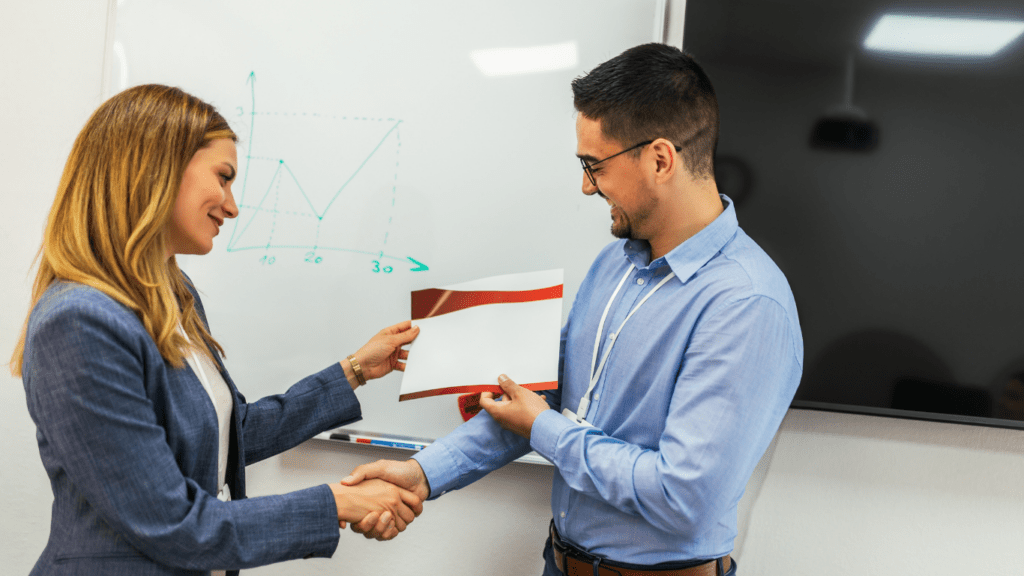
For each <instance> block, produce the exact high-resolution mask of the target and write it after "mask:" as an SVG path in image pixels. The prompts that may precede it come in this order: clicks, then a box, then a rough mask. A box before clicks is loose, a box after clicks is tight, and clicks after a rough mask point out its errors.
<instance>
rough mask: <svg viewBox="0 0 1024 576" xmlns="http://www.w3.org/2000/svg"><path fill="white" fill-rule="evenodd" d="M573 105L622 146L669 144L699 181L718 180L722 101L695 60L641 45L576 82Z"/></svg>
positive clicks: (670, 48) (659, 46) (654, 45)
mask: <svg viewBox="0 0 1024 576" xmlns="http://www.w3.org/2000/svg"><path fill="white" fill-rule="evenodd" d="M572 93H573V105H574V106H575V107H576V110H577V111H579V112H580V113H581V114H583V115H584V116H586V117H587V118H590V119H592V120H600V121H601V132H602V133H603V134H604V135H605V137H607V138H611V139H614V140H616V141H618V142H620V143H621V144H623V145H624V146H632V145H633V144H636V143H638V142H643V141H644V140H653V139H656V138H665V139H667V140H669V141H671V142H672V143H673V144H675V145H676V146H680V147H681V148H682V151H681V152H680V154H681V155H682V157H683V163H684V164H685V165H686V167H687V168H688V169H689V170H690V172H691V173H693V175H694V176H697V177H714V173H715V148H717V146H718V99H717V98H716V97H715V89H714V87H712V86H711V80H710V79H709V78H708V76H707V74H705V73H704V70H703V69H702V68H701V67H700V65H699V64H697V62H696V61H695V60H694V59H693V57H692V56H690V55H689V54H687V53H685V52H683V51H682V50H680V49H678V48H675V47H673V46H667V45H665V44H657V43H652V44H642V45H640V46H635V47H633V48H630V49H629V50H626V51H625V52H623V53H622V54H619V55H618V56H616V57H615V58H612V59H611V60H608V61H607V62H605V63H603V64H601V65H600V66H598V67H597V68H594V69H593V70H592V71H590V73H589V74H585V75H583V76H580V77H578V78H576V79H575V80H573V81H572Z"/></svg>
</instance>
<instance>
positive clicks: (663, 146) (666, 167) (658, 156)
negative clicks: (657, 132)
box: [651, 138, 683, 184]
mask: <svg viewBox="0 0 1024 576" xmlns="http://www.w3.org/2000/svg"><path fill="white" fill-rule="evenodd" d="M651 152H653V153H654V158H653V160H654V162H655V173H654V181H655V182H656V183H658V184H661V183H664V182H667V181H669V180H671V179H672V177H673V176H674V175H675V173H676V172H677V171H678V170H680V169H683V166H682V162H680V160H679V156H677V155H676V148H675V145H673V144H672V143H671V142H669V141H668V140H666V139H664V138H658V139H657V140H655V141H654V142H652V143H651Z"/></svg>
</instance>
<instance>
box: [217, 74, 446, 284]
mask: <svg viewBox="0 0 1024 576" xmlns="http://www.w3.org/2000/svg"><path fill="white" fill-rule="evenodd" d="M246 84H247V85H248V86H249V91H250V104H251V106H250V109H249V110H248V120H249V137H248V139H247V140H248V142H247V146H246V156H245V158H246V166H245V171H244V173H243V176H242V180H241V185H242V189H241V191H240V192H239V195H238V196H239V198H238V200H239V201H238V205H239V208H240V209H242V210H241V212H242V213H241V214H240V217H239V218H238V219H236V220H235V226H234V227H233V228H232V231H231V237H230V239H229V240H228V246H227V251H228V252H244V251H250V250H263V251H269V250H272V249H288V250H293V249H295V250H308V251H311V252H307V258H306V260H305V261H306V262H311V261H315V262H317V263H319V262H321V261H322V258H321V257H319V256H316V252H317V251H331V252H347V253H351V254H360V255H366V256H371V257H374V258H376V259H377V260H374V262H378V261H379V260H382V259H390V260H395V261H399V262H403V263H406V264H408V263H409V262H412V263H413V264H414V266H413V267H412V268H410V269H409V270H410V271H412V272H422V271H426V270H429V267H428V266H427V265H426V264H423V263H422V262H419V261H418V260H415V259H414V258H412V257H408V256H394V255H391V254H386V253H385V251H384V249H385V248H386V246H387V243H388V239H389V238H390V237H391V231H390V227H391V225H392V222H393V220H394V214H393V210H394V206H395V200H396V197H397V182H398V167H399V160H398V155H399V153H400V151H401V135H400V130H399V128H400V126H401V124H402V120H401V119H395V118H387V119H384V118H370V117H366V116H361V117H352V118H349V117H348V116H341V117H338V116H334V115H330V114H320V113H308V112H302V113H299V112H263V111H257V108H256V72H255V71H252V72H250V73H249V75H248V77H247V78H246ZM238 110H239V115H240V116H244V115H245V112H246V111H245V110H244V108H243V107H241V106H239V107H238ZM257 114H259V115H262V116H267V117H268V118H271V119H272V118H274V117H276V118H281V117H290V118H295V117H300V118H301V117H311V118H317V119H318V120H316V121H338V120H344V121H359V123H360V126H364V127H369V128H370V129H371V130H375V129H376V128H375V126H378V125H379V126H381V128H382V129H383V135H382V136H379V137H378V138H375V140H374V141H372V142H369V143H368V144H373V146H372V148H371V149H369V151H368V153H366V152H364V153H365V156H364V157H362V158H361V162H359V164H358V165H357V166H355V168H354V169H351V168H350V169H351V173H350V174H348V176H347V177H346V178H345V180H344V181H343V182H342V183H341V184H340V185H339V186H338V187H337V188H336V189H335V190H334V191H333V192H332V193H331V195H330V197H329V199H327V201H326V202H325V203H323V206H322V207H318V203H317V202H316V199H315V195H314V194H310V193H309V190H308V188H307V186H305V185H304V184H303V182H302V179H301V178H300V174H297V173H296V172H295V170H293V167H292V166H291V165H290V164H289V162H288V160H287V158H286V157H275V156H274V155H273V154H267V153H266V150H263V151H262V152H261V153H259V154H257V153H255V150H257V148H256V140H255V138H254V134H255V122H256V115H257ZM280 121H281V120H277V122H280ZM272 124H273V122H272ZM264 132H265V130H264ZM271 132H273V130H272V131H271ZM357 132H358V131H357ZM359 134H363V135H366V134H369V135H372V134H373V132H368V133H367V132H360V133H359ZM379 134H380V133H379V132H378V135H379ZM385 147H387V149H388V150H392V149H393V150H394V154H395V161H394V168H393V172H394V173H393V176H391V177H389V178H387V180H390V182H389V185H388V188H390V190H391V201H390V202H389V208H388V209H389V211H390V212H392V213H391V214H387V213H384V214H382V215H381V216H382V218H381V220H382V222H384V221H385V220H386V224H383V226H384V230H382V232H383V234H381V236H380V237H379V238H381V239H382V241H381V244H380V246H381V249H379V250H376V251H373V250H367V249H360V248H355V247H350V246H344V245H338V244H345V243H346V242H343V241H341V240H340V239H338V238H333V239H332V238H331V234H330V233H331V231H332V229H333V228H334V225H332V224H330V223H325V222H324V218H326V217H327V216H329V215H331V214H335V213H336V212H337V210H334V211H333V212H332V208H334V207H335V206H336V204H337V203H338V201H339V199H341V197H342V195H343V194H345V193H346V192H351V193H352V194H357V195H358V194H359V193H360V192H362V193H364V194H365V191H363V190H362V189H356V190H350V185H352V183H353V181H354V180H355V179H356V177H357V176H359V175H360V174H362V173H363V172H364V169H365V168H366V167H367V165H368V164H369V163H370V162H371V160H372V159H373V158H375V157H378V156H379V154H380V153H381V151H382V149H384V148H385ZM346 158H347V159H350V160H351V159H352V158H351V157H350V156H346ZM356 158H359V157H356ZM260 163H264V164H262V165H263V166H265V168H260V169H259V170H257V171H256V173H262V174H263V175H262V176H260V177H257V178H255V179H254V173H253V171H252V170H251V169H250V168H251V167H252V166H253V165H254V164H260ZM271 163H273V166H274V167H273V170H268V168H269V166H268V164H271ZM387 165H388V164H383V165H382V164H381V163H380V162H379V161H378V162H377V163H375V166H376V168H375V169H374V170H375V172H373V174H371V176H370V177H371V178H379V177H381V176H382V175H381V174H380V170H381V169H382V167H384V168H383V169H385V170H387V168H386V166H387ZM267 174H270V180H269V182H266V181H265V180H263V179H264V178H266V176H267ZM362 180H363V182H364V183H363V184H362V185H360V186H361V187H362V188H366V182H372V180H371V181H367V180H366V178H363V179H362ZM264 185H265V188H264ZM254 186H258V187H259V188H258V189H259V190H262V194H260V195H259V199H258V201H256V202H252V201H249V202H247V200H248V199H250V197H252V196H253V195H252V191H250V188H253V187H254ZM371 187H372V185H371ZM379 187H380V186H379V185H377V189H379ZM252 200H256V199H255V198H252ZM356 200H357V197H353V196H349V195H347V196H346V201H345V204H346V205H348V206H352V205H353V203H354V202H355V201H356ZM296 202H298V204H296ZM337 205H338V206H340V205H342V204H337ZM382 208H383V207H382ZM383 216H386V219H384V218H383ZM282 219H284V220H282ZM337 221H338V217H337V216H335V218H334V222H337ZM282 222H286V223H287V225H286V226H285V229H284V230H283V231H280V234H278V232H279V223H282ZM325 224H326V227H324V225H325ZM282 225H283V224H282ZM339 230H340V228H339ZM324 233H327V236H326V238H325V237H324ZM277 236H282V238H281V239H277ZM302 236H305V237H306V238H307V239H306V240H303V239H302ZM296 240H299V241H298V242H297V241H296ZM321 242H323V243H324V245H321ZM310 254H312V255H313V258H309V257H308V256H309V255H310ZM268 261H269V259H268V258H267V256H266V255H265V256H264V259H263V260H261V262H263V263H267V262H268ZM378 266H379V264H378ZM386 268H387V271H388V272H390V270H391V269H392V267H391V266H387V267H386Z"/></svg>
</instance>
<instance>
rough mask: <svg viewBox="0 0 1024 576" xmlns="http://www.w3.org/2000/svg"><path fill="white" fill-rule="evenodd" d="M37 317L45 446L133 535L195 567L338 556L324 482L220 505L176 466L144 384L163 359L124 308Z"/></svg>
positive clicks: (36, 395)
mask: <svg viewBox="0 0 1024 576" xmlns="http://www.w3.org/2000/svg"><path fill="white" fill-rule="evenodd" d="M111 302H112V301H111ZM41 316H42V318H41V319H39V320H37V321H35V322H32V323H30V327H29V339H28V342H27V347H26V359H27V360H28V365H29V366H30V371H29V372H28V373H27V374H26V380H25V387H26V393H27V395H28V403H29V408H30V411H31V412H32V416H33V419H34V420H35V421H36V424H37V426H38V434H39V436H40V445H41V446H44V445H45V450H46V451H47V455H48V456H50V457H52V459H51V460H50V461H51V462H57V463H58V464H57V466H58V467H59V468H60V470H59V471H58V472H57V473H58V474H60V475H66V477H67V480H68V481H69V482H70V483H71V484H73V486H74V489H75V490H76V491H77V492H78V493H79V496H80V498H81V499H83V500H84V502H87V503H88V505H89V506H91V507H92V508H94V509H95V510H96V511H97V513H98V514H100V515H101V516H102V518H103V519H104V520H105V521H106V522H107V524H109V526H110V527H111V528H113V529H114V530H115V531H117V533H118V534H119V535H121V536H122V537H123V538H124V539H125V540H126V541H127V542H128V543H130V544H131V545H132V546H134V547H135V548H137V549H138V550H139V551H141V552H142V553H143V554H145V555H147V556H148V557H150V558H151V559H153V560H155V561H157V562H159V563H161V564H164V565H167V566H174V567H181V568H187V569H193V570H211V569H237V568H249V567H254V566H260V565H264V564H269V563H272V562H278V561H283V560H289V559H295V558H303V557H307V556H310V555H312V556H330V555H331V554H333V552H334V550H335V548H336V547H337V543H338V538H339V532H338V524H337V509H336V506H335V503H334V499H333V496H332V494H331V491H330V488H328V487H327V486H326V485H322V486H317V487H314V488H309V489H306V490H301V491H297V492H292V493H289V494H284V495H280V496H266V497H257V498H249V499H243V500H239V501H233V502H221V501H219V500H217V499H216V498H214V497H212V496H210V495H209V494H208V493H207V492H206V491H204V490H203V489H202V488H201V487H200V486H199V485H198V484H197V483H196V481H195V480H193V479H191V478H188V477H185V476H184V475H183V474H182V472H181V470H180V468H179V466H178V465H177V463H176V462H175V458H174V455H173V453H172V451H171V449H170V447H169V446H168V444H167V440H166V432H165V430H164V428H163V427H162V426H161V424H160V422H159V421H158V418H159V411H158V410H156V409H155V407H154V403H153V401H152V400H151V399H150V397H149V395H147V390H146V387H147V386H152V385H153V384H152V383H153V379H152V378H151V377H152V374H153V371H154V370H161V369H163V370H166V367H165V365H163V363H162V362H159V365H157V364H158V358H159V357H158V355H157V357H156V358H154V356H153V352H152V350H155V347H154V346H153V344H152V340H151V339H149V337H148V334H146V332H145V331H144V330H143V329H142V328H141V325H140V324H139V323H138V321H137V319H135V317H134V316H133V315H132V314H131V313H130V312H129V311H128V310H127V309H124V308H123V307H120V306H116V305H112V304H107V305H105V306H103V305H98V304H96V303H95V302H89V301H87V302H84V303H83V302H81V301H80V300H75V304H74V305H62V307H61V309H60V310H57V311H54V310H50V311H48V312H46V313H44V314H41ZM133 321H134V324H133ZM147 378H148V379H147Z"/></svg>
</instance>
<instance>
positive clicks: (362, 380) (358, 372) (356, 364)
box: [348, 354, 366, 386]
mask: <svg viewBox="0 0 1024 576" xmlns="http://www.w3.org/2000/svg"><path fill="white" fill-rule="evenodd" d="M348 363H349V364H351V365H352V371H353V372H355V374H356V380H358V381H359V385H360V386H365V385H366V378H363V369H362V368H360V367H359V362H358V361H356V355H355V354H349V355H348Z"/></svg>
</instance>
